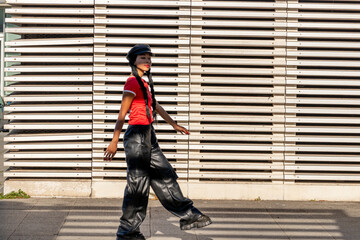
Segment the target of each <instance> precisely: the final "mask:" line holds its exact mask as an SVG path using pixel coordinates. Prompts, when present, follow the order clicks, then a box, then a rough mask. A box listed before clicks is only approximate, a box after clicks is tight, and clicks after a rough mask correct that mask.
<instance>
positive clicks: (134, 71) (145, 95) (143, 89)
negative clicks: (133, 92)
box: [130, 64, 151, 122]
mask: <svg viewBox="0 0 360 240" xmlns="http://www.w3.org/2000/svg"><path fill="white" fill-rule="evenodd" d="M130 66H131V72H132V74H133V75H134V76H135V78H136V80H137V82H138V83H139V85H140V88H141V91H142V93H143V96H144V100H145V106H146V115H147V117H148V119H149V122H150V119H151V117H150V110H149V103H148V95H147V91H146V88H145V85H144V83H143V81H142V80H141V77H140V76H139V74H138V71H137V68H136V66H135V65H133V64H131V65H130Z"/></svg>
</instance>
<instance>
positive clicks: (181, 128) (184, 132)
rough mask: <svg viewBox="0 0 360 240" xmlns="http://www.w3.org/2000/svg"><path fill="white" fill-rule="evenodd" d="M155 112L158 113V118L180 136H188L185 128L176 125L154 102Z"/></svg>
mask: <svg viewBox="0 0 360 240" xmlns="http://www.w3.org/2000/svg"><path fill="white" fill-rule="evenodd" d="M156 112H158V113H159V114H160V116H161V117H162V118H163V119H164V120H165V121H166V122H167V123H169V124H170V125H171V126H172V127H173V128H174V129H175V130H176V131H178V132H180V133H181V134H190V133H189V131H188V130H187V129H186V128H184V127H182V126H180V125H178V124H177V123H176V122H175V121H174V120H173V119H172V118H171V117H170V115H169V114H168V113H167V112H166V111H165V109H164V108H163V107H162V106H161V105H160V104H159V103H158V102H156Z"/></svg>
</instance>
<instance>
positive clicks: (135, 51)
mask: <svg viewBox="0 0 360 240" xmlns="http://www.w3.org/2000/svg"><path fill="white" fill-rule="evenodd" d="M143 53H150V55H151V56H152V55H153V53H152V52H151V48H150V46H149V45H147V44H136V45H135V46H133V47H132V48H131V49H130V51H129V52H128V53H127V55H126V59H127V60H129V63H130V64H134V62H135V60H136V56H137V55H139V54H143Z"/></svg>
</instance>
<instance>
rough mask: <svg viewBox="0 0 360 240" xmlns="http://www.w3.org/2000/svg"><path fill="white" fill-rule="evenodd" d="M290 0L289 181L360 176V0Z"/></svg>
mask: <svg viewBox="0 0 360 240" xmlns="http://www.w3.org/2000/svg"><path fill="white" fill-rule="evenodd" d="M311 2H315V1H289V4H288V12H289V13H288V27H289V30H288V43H287V44H288V52H287V55H288V59H287V67H288V71H287V81H286V83H287V87H286V104H287V106H286V112H287V115H286V132H287V136H286V143H287V147H286V150H287V152H286V156H285V170H286V171H285V181H290V182H291V181H295V182H296V183H301V182H305V183H313V184H317V183H348V184H350V183H352V184H356V185H358V184H359V181H360V175H359V173H360V155H359V152H360V151H359V150H360V148H359V143H360V128H359V126H360V125H359V124H360V118H359V117H360V111H359V110H360V98H359V94H360V91H359V86H360V79H359V76H360V68H359V67H360V58H359V56H360V44H359V40H360V1H348V2H351V3H346V4H345V3H344V4H341V2H342V1H336V3H332V1H323V2H322V3H321V4H320V3H311Z"/></svg>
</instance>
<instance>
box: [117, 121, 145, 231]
mask: <svg viewBox="0 0 360 240" xmlns="http://www.w3.org/2000/svg"><path fill="white" fill-rule="evenodd" d="M150 134H151V132H150V126H147V127H146V126H137V125H134V126H129V128H128V129H127V131H126V133H125V136H124V148H125V155H126V163H127V185H126V188H125V193H124V200H123V206H122V210H123V215H122V217H121V218H120V226H119V228H118V232H117V236H123V235H128V234H131V233H134V232H139V227H140V225H141V223H142V222H143V221H144V219H145V216H146V208H147V204H148V197H149V189H150V179H149V169H150V153H151V141H150V139H151V138H150V137H151V135H150Z"/></svg>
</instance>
